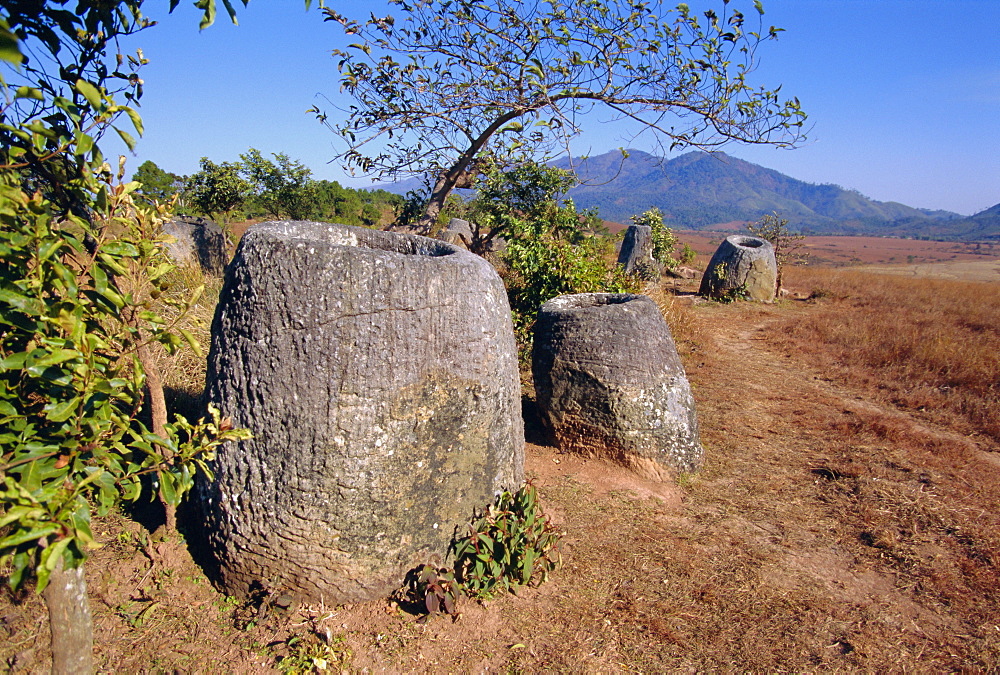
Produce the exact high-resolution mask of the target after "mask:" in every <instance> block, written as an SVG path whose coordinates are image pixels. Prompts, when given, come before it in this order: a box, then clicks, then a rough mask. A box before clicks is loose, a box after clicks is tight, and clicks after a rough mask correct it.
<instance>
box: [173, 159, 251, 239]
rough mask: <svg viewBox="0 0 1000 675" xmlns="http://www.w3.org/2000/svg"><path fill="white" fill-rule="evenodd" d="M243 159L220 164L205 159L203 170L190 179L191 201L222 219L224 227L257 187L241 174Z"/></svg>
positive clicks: (217, 218) (202, 210)
mask: <svg viewBox="0 0 1000 675" xmlns="http://www.w3.org/2000/svg"><path fill="white" fill-rule="evenodd" d="M242 170H243V167H242V165H241V164H240V163H239V162H223V163H222V164H216V163H215V162H213V161H212V160H210V159H209V158H208V157H202V158H201V170H200V171H198V172H197V173H195V174H192V175H191V176H190V177H189V178H188V181H187V192H188V194H190V195H191V203H192V205H193V206H194V207H195V208H197V209H198V210H199V211H201V212H202V213H204V214H206V215H208V217H210V218H213V219H215V220H219V221H221V224H222V225H223V229H227V228H226V227H225V225H226V223H227V222H228V218H229V214H230V213H231V212H232V210H233V209H235V208H237V207H238V206H241V205H242V204H243V202H245V201H246V199H247V197H248V196H250V192H251V190H252V189H253V188H252V186H251V185H250V183H249V182H247V181H246V180H244V179H243V177H242V176H241V175H240V173H241V171H242Z"/></svg>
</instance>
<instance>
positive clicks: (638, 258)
mask: <svg viewBox="0 0 1000 675" xmlns="http://www.w3.org/2000/svg"><path fill="white" fill-rule="evenodd" d="M618 264H619V265H621V266H622V267H623V268H624V269H625V274H636V273H645V274H647V275H651V276H659V275H658V274H657V272H658V271H659V270H658V269H657V268H658V267H659V265H658V264H657V262H656V261H655V260H654V259H653V228H651V227H650V226H649V225H635V224H632V225H629V226H628V229H627V230H625V238H624V239H622V247H621V250H620V251H619V252H618Z"/></svg>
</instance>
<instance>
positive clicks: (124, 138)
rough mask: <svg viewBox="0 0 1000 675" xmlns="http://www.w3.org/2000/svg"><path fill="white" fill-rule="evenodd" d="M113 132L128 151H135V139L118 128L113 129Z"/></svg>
mask: <svg viewBox="0 0 1000 675" xmlns="http://www.w3.org/2000/svg"><path fill="white" fill-rule="evenodd" d="M115 131H116V132H118V135H119V136H120V137H121V139H122V141H124V143H125V145H126V146H127V147H128V149H129V150H135V138H133V136H132V134H130V133H128V132H127V131H125V130H123V129H119V128H118V127H115Z"/></svg>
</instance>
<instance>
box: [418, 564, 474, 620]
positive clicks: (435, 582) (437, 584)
mask: <svg viewBox="0 0 1000 675" xmlns="http://www.w3.org/2000/svg"><path fill="white" fill-rule="evenodd" d="M412 591H413V593H414V594H415V595H416V596H417V597H418V598H420V599H422V600H423V603H424V607H425V609H426V610H427V614H428V615H432V614H449V615H451V616H453V617H455V618H458V617H459V615H460V614H461V613H460V612H459V611H458V608H457V607H458V599H459V598H460V597H461V596H462V592H463V589H462V585H461V584H460V583H458V581H457V580H456V579H455V572H454V571H453V570H449V569H448V568H447V567H434V566H433V565H424V566H423V567H421V568H419V571H418V572H417V575H416V579H415V580H414V583H413V588H412Z"/></svg>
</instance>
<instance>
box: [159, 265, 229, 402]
mask: <svg viewBox="0 0 1000 675" xmlns="http://www.w3.org/2000/svg"><path fill="white" fill-rule="evenodd" d="M167 281H168V282H169V283H170V290H169V291H168V292H169V293H170V294H172V295H173V296H174V297H175V298H178V299H180V298H182V297H186V296H187V295H188V294H190V292H191V290H192V289H194V288H197V287H198V286H204V287H205V290H204V292H203V293H202V295H201V298H200V299H199V300H198V302H196V303H195V304H194V305H192V306H191V308H190V309H189V310H188V311H187V313H185V314H184V315H183V316H181V317H180V319H179V320H178V322H177V327H178V328H183V329H185V330H187V331H189V332H190V333H191V334H192V335H193V336H194V338H195V339H196V341H197V342H198V344H199V346H200V352H201V353H198V352H196V351H195V350H193V349H191V348H190V347H188V346H187V345H185V346H184V348H182V349H181V350H180V351H179V352H178V353H177V354H175V355H173V356H170V355H168V354H167V352H166V351H165V350H164V349H162V348H158V349H157V350H156V363H157V366H158V367H159V369H160V377H161V378H162V380H163V386H164V390H165V394H166V397H167V407H168V408H169V409H170V411H171V412H177V413H180V414H182V415H184V416H185V417H187V418H188V419H197V418H198V417H200V416H201V414H202V411H201V403H200V399H201V394H202V391H203V389H204V388H205V367H206V358H207V356H208V349H209V347H210V346H211V326H212V317H213V316H214V314H215V306H216V304H217V303H218V301H219V291H221V290H222V280H221V279H218V278H215V277H212V276H207V275H205V274H203V273H202V272H201V270H200V269H198V268H196V267H191V266H185V267H178V268H176V269H175V270H173V271H172V272H170V274H169V275H168V276H167ZM157 310H158V311H159V312H160V314H161V315H162V316H163V317H164V318H165V319H167V320H168V321H173V320H174V319H175V318H176V317H177V315H178V311H177V310H176V309H175V308H173V307H170V306H167V305H165V304H163V303H161V304H160V306H159V307H158V308H157Z"/></svg>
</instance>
